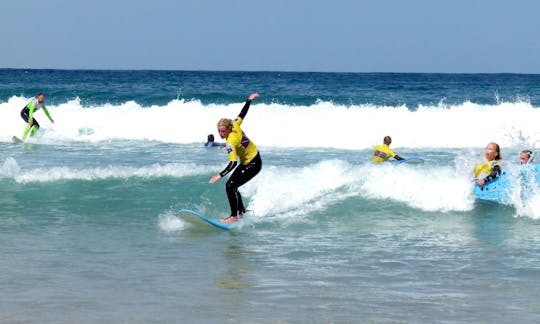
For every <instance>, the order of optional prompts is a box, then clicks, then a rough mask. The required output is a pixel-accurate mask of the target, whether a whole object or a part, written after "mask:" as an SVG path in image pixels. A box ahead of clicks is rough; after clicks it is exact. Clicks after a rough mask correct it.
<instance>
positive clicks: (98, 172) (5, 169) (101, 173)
mask: <svg viewBox="0 0 540 324" xmlns="http://www.w3.org/2000/svg"><path fill="white" fill-rule="evenodd" d="M207 173H208V168H206V167H204V166H200V165H195V164H192V163H171V164H165V165H161V164H159V163H156V164H152V165H149V166H143V167H123V166H107V167H96V168H88V169H76V168H70V167H51V168H33V169H28V170H25V169H21V168H20V167H19V166H18V164H17V161H15V159H13V158H8V159H6V160H5V162H4V164H3V166H2V168H1V169H0V176H3V177H10V178H13V179H14V180H15V181H16V182H18V183H31V182H54V181H61V180H84V181H92V180H104V179H128V178H134V177H135V178H145V179H150V178H158V177H176V178H182V177H188V176H195V175H200V174H207Z"/></svg>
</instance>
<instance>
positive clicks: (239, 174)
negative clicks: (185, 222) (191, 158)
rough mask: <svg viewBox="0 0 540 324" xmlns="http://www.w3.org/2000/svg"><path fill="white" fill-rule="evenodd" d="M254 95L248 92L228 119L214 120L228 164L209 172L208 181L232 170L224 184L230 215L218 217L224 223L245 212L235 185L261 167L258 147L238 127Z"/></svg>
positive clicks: (213, 180) (212, 180)
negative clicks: (241, 103)
mask: <svg viewBox="0 0 540 324" xmlns="http://www.w3.org/2000/svg"><path fill="white" fill-rule="evenodd" d="M258 96H259V94H258V93H252V94H251V95H250V96H249V98H248V99H247V101H246V103H245V105H244V107H243V108H242V111H240V114H238V117H237V118H236V119H234V120H231V119H227V118H222V119H221V120H220V121H219V122H218V124H217V129H218V132H219V136H221V138H223V139H225V140H226V146H225V149H226V150H227V153H228V154H229V164H227V166H226V167H225V169H223V171H221V172H220V173H219V174H217V175H215V176H213V177H212V178H211V179H210V181H208V182H209V183H215V182H217V181H218V180H219V179H221V178H223V177H224V176H226V175H227V174H228V173H229V172H231V171H233V170H234V172H233V173H232V175H231V177H230V178H229V180H227V183H226V184H225V190H226V192H227V198H228V199H229V205H230V207H231V216H229V217H226V218H222V219H221V221H222V222H224V223H232V222H235V221H237V220H238V218H239V217H242V215H243V214H244V213H245V212H246V209H245V207H244V203H243V201H242V196H241V195H240V192H239V191H238V188H239V187H240V186H241V185H243V184H245V183H246V182H248V181H249V180H251V179H252V178H253V177H255V176H256V175H257V174H258V173H259V171H261V168H262V160H261V156H260V154H259V151H258V150H257V146H255V143H253V142H252V141H251V140H250V139H249V138H248V137H247V136H246V134H245V133H244V131H242V129H241V128H240V125H242V122H243V120H244V118H245V117H246V114H247V112H248V110H249V106H250V105H251V101H252V100H253V99H255V98H257V97H258ZM238 159H240V165H238V167H237V164H238Z"/></svg>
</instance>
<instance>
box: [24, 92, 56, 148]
mask: <svg viewBox="0 0 540 324" xmlns="http://www.w3.org/2000/svg"><path fill="white" fill-rule="evenodd" d="M44 102H45V94H44V93H43V92H40V93H39V94H38V95H37V96H36V98H35V99H33V100H32V101H30V102H29V103H28V104H27V105H26V106H24V108H23V109H22V110H21V117H22V119H24V121H25V122H27V123H28V125H26V128H25V130H24V133H23V136H22V141H23V142H24V141H25V140H26V136H27V135H28V132H30V137H32V136H34V135H35V134H36V132H37V131H38V129H39V123H38V121H37V120H36V119H35V118H34V112H36V111H38V110H40V109H42V108H43V112H45V115H47V117H49V120H50V121H51V123H53V124H54V120H53V119H52V118H51V115H50V114H49V111H48V110H47V108H45V104H44Z"/></svg>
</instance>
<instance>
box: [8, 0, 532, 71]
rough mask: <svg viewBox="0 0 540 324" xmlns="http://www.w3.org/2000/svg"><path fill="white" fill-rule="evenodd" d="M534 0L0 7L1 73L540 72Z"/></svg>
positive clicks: (151, 0) (243, 0)
mask: <svg viewBox="0 0 540 324" xmlns="http://www.w3.org/2000/svg"><path fill="white" fill-rule="evenodd" d="M539 13H540V1H538V0H512V1H510V0H370V1H367V0H326V1H322V0H191V1H187V0H47V1H43V0H41V1H37V0H1V1H0V49H1V50H0V68H60V69H171V70H243V71H252V70H259V71H334V72H450V73H453V72H455V73H458V72H466V73H467V72H471V73H476V72H488V73H491V72H515V73H540V35H539V32H540V18H539V17H538V15H539Z"/></svg>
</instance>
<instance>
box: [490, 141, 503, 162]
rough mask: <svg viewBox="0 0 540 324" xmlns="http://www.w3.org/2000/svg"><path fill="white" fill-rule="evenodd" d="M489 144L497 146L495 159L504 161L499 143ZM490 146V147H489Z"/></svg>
mask: <svg viewBox="0 0 540 324" xmlns="http://www.w3.org/2000/svg"><path fill="white" fill-rule="evenodd" d="M489 144H494V145H495V152H497V156H496V157H495V160H500V159H502V156H501V148H500V147H499V144H497V143H494V142H491V143H489ZM489 144H488V145H489Z"/></svg>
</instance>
